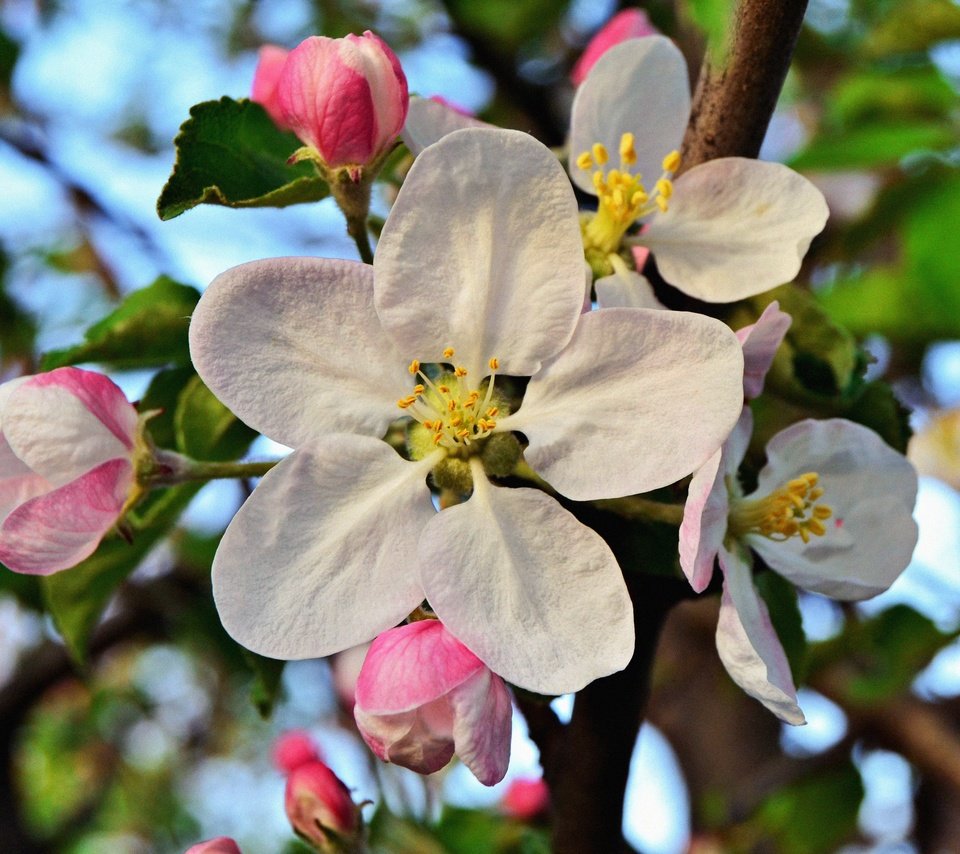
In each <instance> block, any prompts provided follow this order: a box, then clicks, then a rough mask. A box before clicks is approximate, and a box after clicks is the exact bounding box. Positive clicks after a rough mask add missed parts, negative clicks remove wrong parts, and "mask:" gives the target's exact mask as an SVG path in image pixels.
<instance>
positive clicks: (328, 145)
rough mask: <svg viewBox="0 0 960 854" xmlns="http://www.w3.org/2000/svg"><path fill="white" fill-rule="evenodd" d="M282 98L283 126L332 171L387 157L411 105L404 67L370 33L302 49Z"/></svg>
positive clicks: (292, 57) (289, 66) (292, 60)
mask: <svg viewBox="0 0 960 854" xmlns="http://www.w3.org/2000/svg"><path fill="white" fill-rule="evenodd" d="M276 96H277V101H278V103H279V106H280V111H281V113H282V116H283V121H284V122H285V124H286V125H287V126H288V127H289V128H290V129H292V130H293V131H294V133H296V134H297V136H299V137H300V139H301V140H303V142H304V143H305V144H306V145H307V146H309V147H311V148H313V149H315V150H316V151H317V154H318V156H319V159H320V160H321V161H322V162H323V163H324V164H325V166H326V168H327V169H328V170H329V171H331V172H334V171H336V170H339V169H346V170H347V171H348V172H351V171H356V170H359V168H360V167H363V166H366V165H369V164H371V163H372V162H374V161H375V160H377V159H378V158H379V157H381V155H383V154H385V152H386V151H388V150H389V148H390V147H391V146H392V145H393V142H394V140H396V138H397V136H398V134H399V133H400V130H401V129H402V128H403V123H404V121H405V119H406V116H407V106H408V103H409V96H408V94H407V79H406V77H405V76H404V73H403V70H402V69H401V68H400V61H399V60H398V59H397V57H396V55H395V54H394V53H393V51H392V50H390V48H389V47H387V45H386V44H385V43H384V42H383V41H382V40H381V39H380V38H379V37H377V36H375V35H374V34H373V33H371V32H370V31H369V30H368V31H367V32H365V33H364V34H363V35H362V36H357V35H348V36H346V37H345V38H342V39H331V38H326V37H324V36H311V37H310V38H308V39H306V40H305V41H303V42H301V43H300V44H299V45H298V46H297V47H296V48H294V49H293V50H292V51H290V54H289V55H288V56H287V59H286V62H285V63H284V65H283V68H282V70H281V73H280V75H279V80H278V81H277V87H276Z"/></svg>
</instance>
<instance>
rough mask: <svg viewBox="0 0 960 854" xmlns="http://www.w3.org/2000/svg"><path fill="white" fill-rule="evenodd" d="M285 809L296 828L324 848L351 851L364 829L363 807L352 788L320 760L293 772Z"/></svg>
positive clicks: (306, 764) (298, 767)
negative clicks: (359, 804) (351, 791)
mask: <svg viewBox="0 0 960 854" xmlns="http://www.w3.org/2000/svg"><path fill="white" fill-rule="evenodd" d="M284 808H285V809H286V811H287V818H288V819H290V824H291V825H293V829H294V830H295V831H296V832H297V833H299V834H300V835H301V836H303V837H304V838H305V839H308V840H309V841H310V842H312V843H313V844H314V845H315V846H317V848H319V849H320V850H321V851H331V852H332V851H343V850H345V849H347V850H349V848H350V845H349V843H350V841H351V840H355V839H356V838H357V837H358V835H359V834H360V832H361V829H362V822H361V817H360V807H358V806H357V805H356V804H355V803H354V802H353V798H351V797H350V790H349V789H348V788H347V787H346V786H345V785H344V784H343V781H342V780H341V779H340V778H339V777H338V776H337V775H336V774H334V773H333V771H331V770H330V769H329V768H328V767H327V766H326V765H324V763H323V762H320V761H319V760H313V761H312V762H305V763H304V764H302V765H298V766H297V767H296V768H294V769H293V771H291V772H290V776H289V777H287V789H286V793H285V795H284Z"/></svg>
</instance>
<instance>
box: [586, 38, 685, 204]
mask: <svg viewBox="0 0 960 854" xmlns="http://www.w3.org/2000/svg"><path fill="white" fill-rule="evenodd" d="M689 115H690V88H689V83H688V81H687V63H686V61H685V60H684V58H683V54H682V53H680V51H679V50H678V49H677V47H676V45H674V43H673V42H672V41H670V39H668V38H665V37H664V36H649V37H647V38H640V39H629V40H628V41H625V42H621V43H620V44H618V45H615V46H614V47H612V48H610V50H608V51H607V52H606V53H605V54H604V55H603V56H601V57H600V59H599V60H598V61H597V64H596V65H594V66H593V68H592V69H591V70H590V73H589V74H588V75H587V79H586V80H584V81H583V85H581V86H580V88H579V89H578V90H577V94H576V97H575V98H574V99H573V109H572V115H571V118H570V175H571V178H572V179H573V182H574V183H575V184H576V185H577V186H578V187H579V188H580V189H581V190H583V191H584V192H585V193H590V194H591V195H596V190H594V189H593V180H592V177H591V174H590V173H589V172H586V171H583V170H581V169H578V168H577V165H576V163H575V162H574V161H575V160H576V158H577V156H578V155H579V154H580V153H582V152H584V151H589V150H590V148H591V146H592V145H593V144H594V143H595V142H601V143H603V144H604V145H605V146H606V147H607V151H608V152H609V153H610V158H611V164H610V165H613V166H616V165H617V156H618V152H619V150H620V137H621V136H622V135H623V134H624V133H627V132H630V133H632V134H633V135H634V137H635V144H636V149H637V162H636V165H634V166H631V167H630V171H631V172H639V173H640V174H641V175H642V176H643V179H644V181H646V182H648V187H649V186H650V184H652V183H653V182H654V181H656V180H657V178H659V177H660V174H661V173H662V171H663V169H662V168H661V163H662V161H663V158H664V157H665V156H666V155H667V154H669V153H670V152H671V151H673V150H674V149H677V148H679V147H680V142H681V140H682V139H683V132H684V130H686V127H687V118H688V117H689ZM608 168H609V167H608Z"/></svg>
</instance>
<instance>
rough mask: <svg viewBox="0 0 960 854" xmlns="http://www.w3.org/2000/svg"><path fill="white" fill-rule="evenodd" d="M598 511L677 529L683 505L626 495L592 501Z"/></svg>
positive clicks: (681, 518) (681, 517) (680, 520)
mask: <svg viewBox="0 0 960 854" xmlns="http://www.w3.org/2000/svg"><path fill="white" fill-rule="evenodd" d="M593 506H594V507H596V508H597V509H599V510H606V511H607V512H609V513H616V514H617V515H618V516H623V517H624V518H625V519H646V520H647V521H649V522H663V523H664V524H665V525H675V526H677V527H679V525H680V523H681V522H682V521H683V505H682V504H667V503H665V502H663V501H653V500H652V499H650V498H644V497H643V496H641V495H628V496H626V497H625V498H607V499H603V500H601V501H594V502H593Z"/></svg>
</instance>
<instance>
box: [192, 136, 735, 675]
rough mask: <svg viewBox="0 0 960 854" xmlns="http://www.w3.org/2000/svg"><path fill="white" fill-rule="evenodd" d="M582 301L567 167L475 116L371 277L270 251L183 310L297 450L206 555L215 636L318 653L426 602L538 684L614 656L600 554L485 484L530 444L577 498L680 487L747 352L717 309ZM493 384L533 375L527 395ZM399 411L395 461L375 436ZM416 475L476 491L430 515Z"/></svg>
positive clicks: (730, 394) (218, 386)
mask: <svg viewBox="0 0 960 854" xmlns="http://www.w3.org/2000/svg"><path fill="white" fill-rule="evenodd" d="M491 176H495V177H496V180H491ZM583 293H584V264H583V253H582V245H581V242H580V229H579V221H578V216H577V210H576V201H575V199H574V195H573V192H572V190H571V188H570V185H569V182H568V181H567V179H566V176H565V174H564V172H563V170H562V168H561V167H560V165H559V164H558V163H557V162H556V159H555V158H554V157H553V156H552V154H551V153H550V152H549V150H548V149H546V148H545V147H544V146H542V145H541V144H540V143H538V142H537V141H536V140H534V139H533V138H532V137H530V136H528V135H526V134H523V133H519V132H517V131H505V130H488V129H467V130H462V131H458V132H456V133H454V134H451V135H450V136H448V137H446V138H445V139H443V140H442V141H441V142H439V143H437V144H436V145H435V146H432V147H430V148H429V149H427V150H426V151H424V153H423V154H422V155H421V156H420V157H419V158H418V159H417V160H416V161H415V163H414V165H413V167H412V168H411V170H410V173H409V175H408V177H407V179H406V181H405V183H404V186H403V188H402V189H401V190H400V193H399V195H398V197H397V200H396V202H395V204H394V206H393V209H392V211H391V213H390V216H389V217H388V219H387V222H386V224H385V225H384V228H383V232H382V236H381V239H380V243H379V246H378V248H377V254H376V259H375V262H374V265H373V267H372V268H371V267H370V266H369V265H364V264H358V263H355V262H349V261H336V260H327V259H316V258H285V259H283V258H281V259H275V260H268V261H260V262H253V263H249V264H245V265H242V266H240V267H236V268H234V269H232V270H228V271H227V272H226V273H224V274H222V275H221V276H219V277H218V278H217V279H216V280H215V281H214V282H213V283H212V284H211V285H210V286H209V287H208V288H207V290H206V292H205V293H204V295H203V297H202V298H201V300H200V303H199V304H198V306H197V309H196V311H195V313H194V316H193V320H192V323H191V329H190V340H191V353H192V356H193V360H194V364H195V365H196V366H197V370H198V371H199V372H200V374H201V376H202V377H203V378H204V380H205V381H206V382H207V384H208V385H209V387H210V388H211V389H212V390H213V391H214V393H215V394H217V396H218V397H220V399H221V400H223V401H224V402H225V403H226V404H227V405H228V406H229V407H230V408H231V409H232V410H233V411H234V412H235V413H236V414H237V415H238V417H240V418H241V419H242V420H244V421H245V422H246V423H248V424H249V425H250V426H252V427H254V428H255V429H257V430H259V431H260V432H262V433H264V434H266V435H267V436H269V437H271V438H273V439H275V440H277V441H279V442H282V443H284V444H287V445H290V446H292V447H295V448H296V449H297V450H296V451H294V453H293V454H291V455H290V456H289V457H287V458H286V459H284V460H283V461H281V462H280V464H279V465H278V466H276V468H274V469H273V470H271V471H270V472H269V473H268V474H267V475H266V477H264V479H263V480H262V481H261V482H260V484H259V485H258V486H257V488H256V489H255V490H254V492H253V495H252V496H251V497H250V498H249V499H248V500H247V501H246V503H245V504H244V506H243V507H242V508H241V509H240V511H239V513H238V514H237V515H236V516H235V518H234V519H233V521H232V522H231V524H230V526H229V528H228V529H227V532H226V534H225V536H224V538H223V540H222V542H221V544H220V547H219V548H218V551H217V555H216V558H215V560H214V565H213V587H214V597H215V600H216V604H217V608H218V611H219V614H220V617H221V620H222V621H223V624H224V626H225V627H226V629H227V631H228V632H229V633H230V634H231V635H232V636H233V637H234V638H235V639H236V640H237V641H239V642H240V643H241V644H243V645H245V646H247V647H249V648H251V649H254V650H256V651H258V652H261V653H263V654H265V655H269V656H271V657H274V658H306V657H317V656H323V655H329V654H331V653H334V652H337V651H340V650H343V649H346V648H347V647H350V646H353V645H356V644H359V643H362V642H364V641H367V640H369V639H370V638H372V637H374V636H375V635H377V634H378V633H380V632H382V631H384V630H386V629H387V628H389V627H391V626H394V625H396V624H397V623H399V622H400V621H401V620H402V619H403V618H404V617H405V616H407V614H409V613H410V612H411V611H413V610H414V609H415V608H416V607H417V606H418V605H420V603H421V601H422V600H423V599H424V598H426V599H427V600H428V601H429V603H430V605H431V607H432V608H433V610H434V611H435V612H436V614H437V616H438V617H439V618H440V619H441V620H442V621H443V622H444V624H445V625H446V626H447V627H448V628H449V629H450V631H451V632H452V633H453V634H454V635H455V636H456V637H457V638H459V639H460V640H461V641H462V642H463V643H464V644H465V645H466V646H467V647H468V648H469V649H471V650H472V651H473V652H474V653H475V654H476V655H477V656H478V657H479V658H480V659H481V661H483V662H484V663H485V664H486V665H487V666H488V667H489V668H490V669H491V670H493V671H494V672H496V673H498V674H500V675H501V676H502V677H503V678H504V679H507V680H508V681H510V682H513V683H514V684H517V685H520V686H522V687H525V688H528V689H530V690H534V691H539V692H541V693H564V692H567V691H575V690H578V689H579V688H581V687H583V686H584V685H586V684H587V683H589V682H591V681H592V680H594V679H596V678H598V677H600V676H603V675H606V674H608V673H611V672H614V671H616V670H619V669H622V668H623V667H624V666H625V665H626V663H627V662H628V661H629V659H630V656H631V654H632V650H633V620H632V608H631V603H630V598H629V596H628V594H627V591H626V587H625V584H624V581H623V578H622V574H621V571H620V568H619V566H618V564H617V562H616V559H615V558H614V556H613V553H612V552H611V551H610V548H609V547H608V546H607V544H606V543H605V542H604V540H603V539H602V538H601V537H600V536H599V535H598V534H597V533H596V532H595V531H593V530H592V529H591V528H588V527H586V526H585V525H583V524H582V523H580V522H579V521H578V520H577V519H576V518H575V517H574V516H573V515H572V514H571V513H570V512H569V511H567V510H566V509H565V508H563V507H562V506H561V505H560V504H559V503H558V502H557V501H556V500H554V498H552V497H550V496H549V495H547V494H546V493H545V492H543V491H541V490H539V489H530V488H505V487H502V486H499V485H496V483H495V479H496V478H498V477H501V476H504V475H508V474H511V473H512V472H513V470H514V468H515V466H516V464H517V462H518V461H519V460H520V455H521V449H522V453H523V455H524V457H525V460H526V463H527V464H529V466H530V467H532V469H533V470H534V471H535V472H536V473H537V474H538V475H539V476H540V477H542V478H544V479H545V480H546V481H547V482H549V484H550V485H551V486H552V487H553V488H554V489H555V490H556V491H557V492H559V493H560V494H561V495H564V496H566V497H567V498H570V499H573V500H576V501H589V500H593V499H598V498H607V497H618V496H624V495H630V494H633V493H636V492H644V491H648V490H651V489H655V488H658V487H661V486H664V485H667V484H669V483H672V482H674V481H676V480H677V479H679V478H681V477H683V476H685V475H686V474H688V473H689V472H691V471H692V470H694V469H695V468H697V467H698V466H700V465H701V464H702V463H703V462H704V461H705V460H706V459H708V458H709V457H710V456H711V455H712V454H713V453H714V452H715V450H716V449H717V448H718V447H719V446H720V444H721V442H722V441H723V438H724V437H725V436H726V435H727V434H728V432H729V430H730V428H731V425H732V424H733V423H734V421H735V420H736V417H737V413H738V412H739V408H740V404H741V401H742V391H741V384H742V372H743V357H742V354H741V350H740V347H739V344H738V342H737V340H736V337H735V336H734V335H733V333H732V332H730V330H729V329H728V328H727V327H726V326H724V325H723V324H721V323H719V322H718V321H715V320H713V319H711V318H708V317H705V316H702V315H696V314H687V313H682V312H664V311H646V310H641V309H608V310H603V311H595V312H588V313H586V314H581V310H582V306H583ZM503 375H506V376H507V377H530V380H529V383H528V384H527V386H526V389H525V392H524V395H523V398H522V402H521V403H520V404H519V408H518V406H517V403H516V401H515V400H514V399H513V398H512V397H511V394H510V389H511V385H510V384H509V382H506V383H505V382H504V381H503V380H502V376H503ZM398 417H401V418H404V417H405V418H406V421H405V422H404V423H406V424H407V425H408V449H409V451H408V455H409V457H410V458H409V459H405V458H404V457H402V456H401V455H400V454H398V453H397V452H396V451H395V450H394V448H393V447H391V445H390V444H388V443H387V442H385V441H383V440H381V438H380V437H382V436H385V435H386V432H387V429H388V427H389V426H390V425H391V423H393V422H394V421H396V420H397V419H398ZM518 434H522V435H521V436H520V437H518ZM520 438H522V439H523V441H524V442H526V443H527V444H526V447H525V448H523V446H522V445H521V441H520ZM624 460H629V461H630V464H629V465H624ZM428 474H430V476H431V478H432V480H433V483H434V484H435V485H436V486H437V487H438V488H439V489H443V490H447V491H448V492H453V493H456V494H458V495H459V496H469V497H468V498H467V500H465V501H464V502H463V503H460V504H457V505H456V506H453V507H448V508H447V509H444V510H442V511H440V512H437V511H436V510H435V508H434V505H433V503H432V501H431V493H430V489H429V487H428V486H427V483H426V478H427V475H428ZM491 478H493V479H494V480H493V481H492V480H491ZM252 568H255V569H252Z"/></svg>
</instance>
